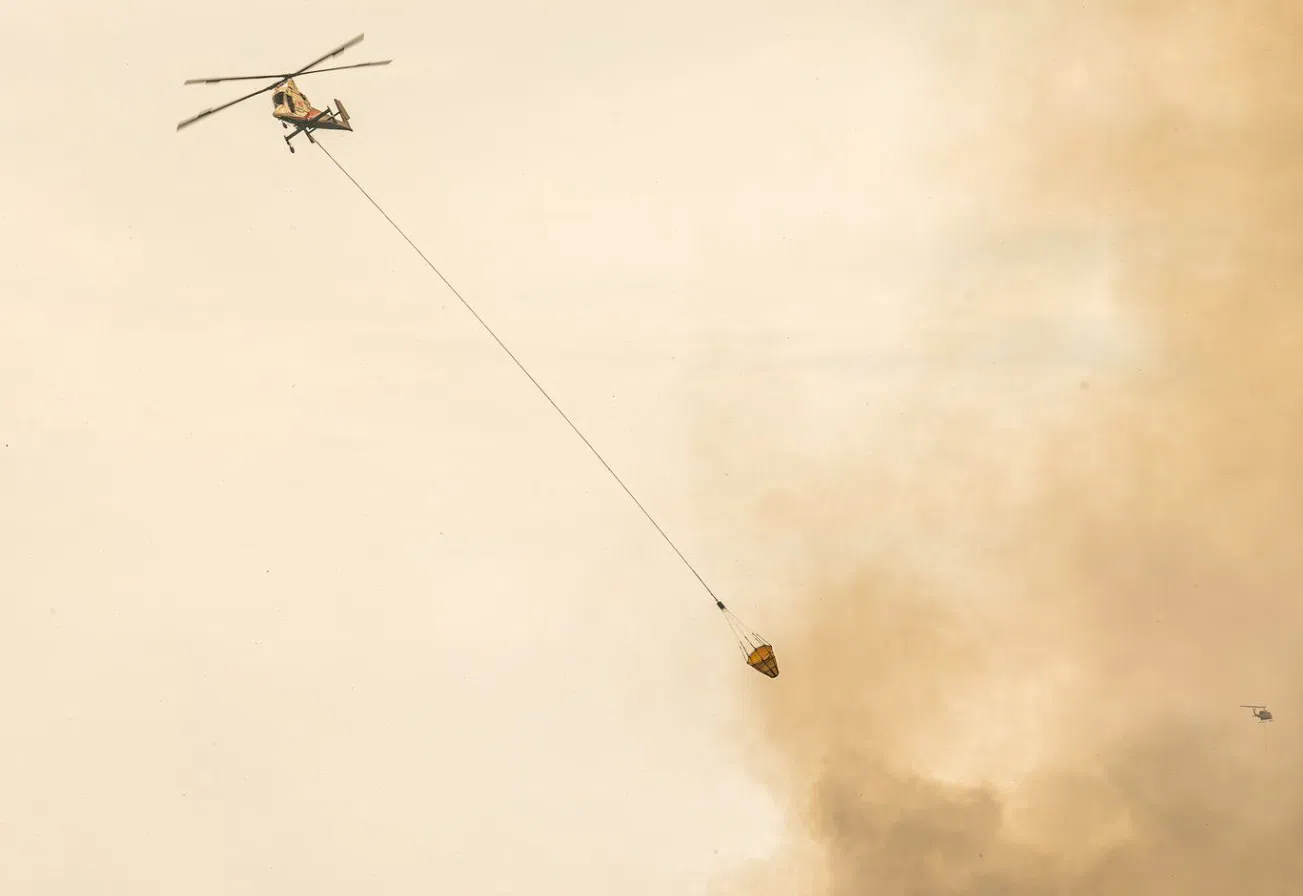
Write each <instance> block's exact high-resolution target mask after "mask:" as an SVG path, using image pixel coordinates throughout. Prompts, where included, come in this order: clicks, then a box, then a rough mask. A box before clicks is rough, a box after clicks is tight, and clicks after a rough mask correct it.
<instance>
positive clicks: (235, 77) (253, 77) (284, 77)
mask: <svg viewBox="0 0 1303 896" xmlns="http://www.w3.org/2000/svg"><path fill="white" fill-rule="evenodd" d="M391 62H393V60H392V59H385V60H383V61H381V62H358V63H355V64H354V65H336V66H333V67H331V68H314V69H313V70H312V71H310V72H299V73H298V77H302V76H303V75H315V74H318V73H320V72H340V71H343V70H344V69H346V68H366V67H367V66H369V65H388V64H389V63H391ZM293 77H296V76H295V74H294V73H292V72H285V73H283V74H279V75H233V76H231V77H227V78H191V79H189V80H188V81H186V82H185V83H187V84H218V83H220V82H222V81H261V80H264V79H265V78H276V79H278V81H285V80H287V79H289V78H293Z"/></svg>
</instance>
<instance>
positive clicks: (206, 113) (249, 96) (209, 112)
mask: <svg viewBox="0 0 1303 896" xmlns="http://www.w3.org/2000/svg"><path fill="white" fill-rule="evenodd" d="M280 83H281V82H280V81H277V82H275V83H273V84H268V85H267V86H266V87H264V88H262V89H261V90H255V91H254V92H253V93H246V94H245V95H244V96H242V97H240V98H239V99H238V100H231V101H230V102H229V103H222V105H220V106H214V107H213V108H211V109H205V110H204V111H202V112H200V113H199V114H198V115H196V116H195V117H193V118H187V119H186V120H185V121H183V122H181V123H180V124H178V125H177V126H176V129H177V130H178V131H179V130H181V129H182V128H186V127H189V126H190V125H192V124H194V123H195V122H196V121H198V120H199V119H201V118H207V117H208V116H209V115H212V114H213V113H214V112H221V111H222V110H223V109H229V108H230V107H231V106H234V105H235V104H236V103H242V102H244V101H245V100H249V99H253V98H254V97H255V96H258V95H259V94H261V93H266V92H267V91H269V90H271V89H273V88H275V87H277V86H279V85H280Z"/></svg>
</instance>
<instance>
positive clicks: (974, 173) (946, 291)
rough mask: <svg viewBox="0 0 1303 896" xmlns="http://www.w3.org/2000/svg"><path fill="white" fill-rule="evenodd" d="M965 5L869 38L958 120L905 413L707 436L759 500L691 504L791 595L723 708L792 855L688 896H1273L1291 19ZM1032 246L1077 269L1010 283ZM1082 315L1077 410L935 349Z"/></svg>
mask: <svg viewBox="0 0 1303 896" xmlns="http://www.w3.org/2000/svg"><path fill="white" fill-rule="evenodd" d="M978 6H979V5H978V4H967V5H963V6H962V7H961V6H960V5H959V4H955V5H954V6H953V10H952V12H951V13H950V14H949V20H948V21H947V24H946V25H945V28H944V30H945V35H944V36H942V35H941V34H940V31H939V30H938V31H937V32H936V34H935V36H934V37H930V36H929V32H928V29H930V28H934V27H935V26H936V22H937V21H938V19H939V17H937V16H932V15H926V16H925V15H923V14H922V13H921V12H920V13H919V15H917V16H915V15H912V14H910V13H899V14H898V15H897V16H896V17H895V19H894V20H893V21H891V22H890V23H884V24H889V25H890V27H892V28H895V29H897V30H898V31H899V33H900V34H901V35H902V38H901V39H902V40H914V41H916V42H922V43H928V42H929V41H931V44H932V49H933V51H934V52H932V53H931V54H930V58H931V60H932V62H931V64H932V65H933V66H934V71H936V72H940V74H939V75H938V76H937V77H936V79H935V82H934V83H936V84H940V85H944V90H943V91H942V92H943V94H944V95H943V96H941V98H940V99H937V100H936V107H937V108H938V109H939V110H940V111H941V112H942V113H946V112H948V113H950V114H953V116H954V117H955V120H956V121H960V120H962V121H972V119H973V117H974V116H975V115H976V116H979V117H982V118H984V119H985V122H984V124H983V125H982V126H981V127H980V128H977V129H976V130H971V129H970V130H969V131H966V132H965V137H964V139H962V140H958V139H956V140H954V141H952V142H950V143H949V144H946V143H944V142H943V143H942V144H941V147H940V149H938V150H937V151H936V152H934V153H932V154H931V156H930V157H929V158H928V159H927V166H928V168H929V169H930V170H931V171H932V173H933V175H934V176H935V178H936V181H937V182H938V183H942V182H943V183H944V184H945V185H946V189H949V190H951V191H953V192H954V193H955V194H963V195H966V196H968V197H969V199H970V201H969V203H968V206H967V208H968V210H967V211H965V212H963V213H962V214H960V213H956V214H955V215H954V216H953V218H952V220H950V221H948V222H947V227H948V228H949V229H948V230H947V232H946V236H945V242H946V245H947V246H948V247H949V248H950V249H954V248H955V247H956V246H960V247H964V248H963V251H949V252H948V253H947V255H946V257H944V258H942V257H941V253H938V257H937V258H936V259H935V271H934V273H933V274H932V275H929V277H930V279H928V277H923V275H920V278H922V279H920V280H919V281H918V282H923V280H926V282H927V285H926V286H920V287H918V288H917V289H916V290H915V293H914V294H913V295H911V296H910V297H909V302H910V304H911V305H912V306H913V307H914V308H916V309H921V310H918V311H917V312H916V316H917V318H918V321H917V326H916V327H915V328H914V330H913V331H911V332H912V333H913V337H912V339H913V341H912V342H911V343H910V345H909V346H908V347H904V348H902V347H900V346H896V347H895V348H894V349H893V351H894V354H893V357H895V358H897V363H905V362H904V361H903V360H900V359H902V358H905V357H906V356H907V357H908V360H909V362H910V363H913V364H914V365H915V366H916V368H917V371H918V372H917V376H916V377H915V379H914V380H913V387H912V388H909V389H906V390H904V391H903V392H897V393H896V394H894V395H880V396H877V397H876V398H875V399H874V400H873V401H869V402H866V404H865V406H864V407H863V408H860V409H859V413H858V414H857V418H856V419H855V421H854V424H853V425H851V426H848V427H846V428H844V430H842V431H840V432H839V433H838V434H837V435H836V437H835V438H834V439H833V440H832V441H833V442H835V444H834V446H833V447H827V446H822V447H818V448H814V447H810V446H811V445H812V444H814V443H815V442H816V441H817V438H818V427H817V426H809V427H807V426H805V425H802V426H787V427H779V426H778V425H774V426H772V427H769V426H768V425H767V424H764V423H755V422H752V423H751V424H748V426H750V427H751V429H750V431H748V432H746V433H740V432H739V431H738V427H741V426H742V424H740V423H739V424H735V425H733V426H732V428H730V426H729V425H728V424H721V423H720V422H719V421H720V420H721V419H723V418H722V417H721V416H720V415H719V414H718V413H716V412H717V411H718V409H719V408H718V407H716V408H714V409H712V412H711V413H710V414H708V415H707V416H708V417H709V419H710V420H711V423H710V425H709V426H703V427H702V432H703V433H705V435H704V436H703V438H702V439H701V444H702V445H703V446H709V445H715V446H718V445H720V444H728V443H731V444H733V445H734V446H735V447H734V448H732V449H730V448H724V447H713V448H711V449H710V451H711V453H710V454H708V455H705V456H704V457H703V464H702V465H703V468H704V469H706V470H707V471H708V473H707V474H706V475H705V476H704V480H710V479H711V477H712V476H715V475H716V474H718V473H719V472H720V468H721V467H722V466H723V463H724V461H725V459H728V460H729V462H730V463H733V462H739V463H741V462H743V461H741V460H740V458H742V457H743V455H744V454H750V455H754V456H755V457H757V458H759V459H757V460H754V461H753V462H752V464H753V466H752V470H753V472H755V473H756V479H757V480H759V479H761V478H764V479H767V480H768V481H769V484H768V485H767V486H766V487H765V488H763V489H762V488H760V487H758V486H757V487H754V488H751V487H747V486H732V488H733V489H734V491H733V492H732V493H729V494H727V495H725V496H722V497H718V496H717V497H713V498H712V499H711V500H712V501H716V502H719V503H722V502H725V501H728V502H731V504H730V506H731V507H732V509H733V511H734V515H735V518H738V519H745V520H747V521H748V522H747V523H745V524H744V528H743V531H742V532H741V535H740V536H739V537H740V538H742V539H744V540H745V542H746V543H747V544H749V545H751V546H752V549H755V546H757V545H758V546H760V550H761V552H762V553H765V554H766V555H767V556H769V557H770V558H775V557H777V558H779V559H771V560H770V561H769V562H770V563H772V564H773V569H774V573H773V574H774V576H775V578H776V579H777V580H778V581H780V582H781V583H782V586H783V587H784V588H785V589H786V591H785V593H784V596H783V598H782V602H784V609H783V610H782V611H781V613H780V612H779V611H778V610H774V611H771V612H769V613H768V616H767V617H766V618H764V619H763V620H749V621H758V622H761V623H762V624H760V626H759V627H760V628H761V630H762V631H764V632H766V633H769V634H772V635H774V641H775V643H776V645H777V650H778V658H779V662H780V664H781V666H782V669H783V676H782V677H781V678H779V679H777V680H776V681H774V682H772V683H771V682H768V681H760V680H758V679H755V678H750V679H749V680H747V681H746V682H745V684H746V695H745V696H744V697H743V698H742V699H743V700H744V701H745V702H746V704H747V706H748V709H749V711H750V712H751V713H752V717H753V719H754V727H753V728H751V729H750V732H749V733H748V734H747V735H745V736H744V739H745V741H746V744H747V747H748V750H749V753H748V755H749V756H750V757H752V760H753V761H754V765H755V768H756V769H757V771H758V773H759V774H760V775H761V776H762V777H763V778H764V779H765V780H766V781H767V782H768V784H769V786H770V788H771V790H772V791H773V793H774V794H775V796H776V798H777V799H778V801H779V802H780V804H781V805H782V806H783V808H784V809H785V811H786V813H787V818H788V822H789V830H788V834H787V837H788V840H787V842H786V844H785V846H784V848H783V849H782V850H781V851H780V855H779V856H778V858H776V859H774V860H772V861H766V862H764V863H763V864H761V865H759V866H757V867H756V868H755V869H752V870H751V871H748V873H746V874H744V875H742V879H741V880H730V881H725V882H724V883H723V884H722V885H721V888H720V892H721V893H732V892H741V891H743V890H747V889H749V890H751V891H754V889H755V888H756V887H760V886H763V887H764V889H765V890H766V891H772V892H786V893H794V894H795V893H801V894H810V896H816V894H817V896H860V894H870V893H872V894H883V896H887V894H893V896H894V894H901V896H905V894H909V896H913V894H919V896H922V894H941V893H947V894H964V896H970V894H971V896H978V894H983V896H985V894H989V896H996V894H1001V896H1019V894H1050V893H1053V894H1072V896H1078V894H1080V896H1087V894H1090V896H1096V894H1118V896H1123V894H1135V896H1167V894H1184V896H1196V894H1209V896H1213V894H1216V896H1224V894H1230V893H1286V892H1297V886H1298V884H1297V881H1299V880H1303V851H1300V850H1299V849H1298V844H1299V843H1301V842H1303V792H1301V791H1300V777H1301V776H1300V772H1301V771H1303V750H1300V749H1299V747H1300V744H1299V741H1298V738H1297V735H1296V731H1297V724H1296V721H1295V720H1297V719H1298V718H1299V717H1300V714H1301V713H1303V700H1301V699H1300V697H1301V696H1303V695H1301V694H1300V684H1299V682H1300V681H1303V677H1301V676H1300V673H1301V672H1303V669H1301V668H1300V667H1301V666H1303V661H1301V660H1300V654H1299V650H1298V635H1299V634H1300V632H1303V604H1301V603H1300V600H1299V596H1298V594H1297V589H1298V585H1299V583H1300V581H1303V551H1300V549H1299V537H1300V533H1303V501H1301V500H1300V499H1301V498H1303V475H1301V474H1300V472H1299V459H1298V446H1299V445H1300V444H1301V442H1300V436H1303V385H1301V384H1303V355H1301V354H1300V351H1299V349H1300V347H1303V337H1301V336H1300V334H1303V304H1300V300H1299V294H1298V283H1299V282H1300V281H1299V275H1300V273H1303V271H1301V270H1300V269H1301V268H1303V251H1301V250H1300V246H1299V233H1300V226H1299V225H1300V221H1299V218H1300V212H1299V211H1298V210H1299V208H1300V207H1303V206H1301V204H1300V199H1303V196H1301V195H1300V193H1301V192H1303V191H1301V190H1300V186H1301V184H1303V179H1301V176H1300V167H1299V161H1298V160H1299V152H1298V151H1299V149H1300V148H1303V137H1301V136H1300V135H1303V113H1301V111H1300V109H1301V107H1300V100H1299V98H1298V84H1299V83H1300V81H1299V77H1298V75H1299V73H1300V69H1301V68H1303V64H1300V63H1298V62H1295V61H1294V58H1295V55H1296V54H1295V52H1294V49H1293V48H1294V47H1295V46H1296V45H1297V44H1296V42H1297V38H1298V37H1299V36H1300V34H1301V33H1303V27H1300V26H1303V8H1300V7H1299V6H1298V5H1297V4H1291V3H1286V2H1280V3H1269V2H1245V3H1235V4H1230V3H1202V4H1200V3H1194V4H1181V3H1175V2H1172V3H1166V2H1141V3H1123V2H1114V3H1092V4H1072V5H1071V6H1069V5H1068V4H1049V3H1001V4H990V5H987V4H982V5H980V6H981V7H982V8H981V9H978ZM929 8H930V7H929ZM919 9H920V10H921V9H922V7H920V8H919ZM932 11H933V12H935V11H936V10H932ZM924 20H927V21H926V22H925V21H924ZM1046 233H1050V234H1060V237H1059V238H1058V239H1059V242H1064V241H1067V242H1072V241H1073V240H1075V241H1076V243H1077V246H1078V251H1077V255H1078V256H1080V257H1088V258H1089V261H1088V263H1087V262H1082V263H1080V264H1078V265H1077V266H1075V267H1073V266H1071V265H1067V264H1059V265H1057V266H1056V265H1052V264H1048V263H1047V264H1045V265H1042V266H1041V267H1036V265H1035V264H1033V263H1031V262H1029V261H1028V259H1029V258H1035V257H1038V251H1037V250H1036V249H1035V248H1034V247H1031V248H1029V246H1031V245H1032V244H1033V243H1034V242H1035V239H1034V237H1035V235H1036V234H1046ZM1064 235H1066V236H1064ZM1019 240H1021V241H1022V245H1023V249H1022V250H1020V253H1013V252H1012V250H1011V249H1010V248H1009V246H1010V244H1011V243H1012V242H1017V241H1019ZM937 241H938V242H941V239H940V238H939V237H938V238H937ZM1050 242H1054V241H1053V240H1050V241H1049V242H1047V243H1046V246H1048V245H1049V243H1050ZM1085 247H1089V248H1088V249H1087V248H1085ZM1048 252H1049V250H1048V248H1046V249H1045V250H1044V251H1043V252H1041V253H1040V254H1041V255H1044V254H1046V253H1048ZM1015 255H1016V256H1017V258H1016V260H1011V259H1012V258H1014V256H1015ZM1015 267H1016V268H1017V270H1016V271H1015V270H1013V269H1014V268H1015ZM1086 278H1093V279H1092V282H1095V283H1106V284H1107V290H1108V292H1109V295H1110V297H1111V301H1112V303H1113V304H1114V306H1115V307H1116V308H1117V309H1118V318H1117V319H1116V320H1114V321H1113V323H1112V324H1110V327H1111V328H1112V329H1111V331H1110V332H1112V333H1113V334H1114V336H1115V337H1116V339H1115V342H1118V341H1119V340H1120V342H1125V343H1126V345H1127V346H1129V348H1127V349H1126V350H1125V351H1123V350H1119V351H1118V352H1117V353H1115V355H1114V356H1113V357H1112V358H1111V360H1110V363H1108V364H1104V363H1102V362H1101V363H1100V364H1098V365H1097V368H1098V370H1097V372H1096V373H1081V374H1080V375H1077V374H1074V375H1073V376H1071V377H1061V376H1060V377H1058V378H1057V379H1056V378H1055V376H1057V374H1056V375H1054V376H1051V375H1050V374H1045V375H1040V374H1038V373H1037V371H1036V368H1035V366H1034V365H1033V364H1030V363H1020V362H1019V358H1018V357H1015V354H1016V353H1015V352H1013V351H1012V350H1010V351H1006V352H1004V353H1003V354H1001V352H1000V351H999V350H992V351H991V352H990V353H989V354H988V356H985V357H982V356H981V354H980V352H981V347H980V346H975V345H973V341H974V337H972V336H971V332H973V331H972V330H971V328H970V330H969V331H967V332H968V333H969V334H970V335H966V331H965V330H964V327H963V326H962V325H961V324H957V323H954V322H955V321H961V322H962V321H963V320H978V321H983V320H984V321H985V322H986V324H988V326H985V327H984V328H982V329H981V332H982V333H990V332H992V331H993V330H998V329H999V328H1000V327H1001V326H1005V323H1004V322H1003V319H1002V315H1003V314H1005V313H1006V312H1007V309H1008V307H1010V304H1011V301H1012V300H1013V299H1016V298H1017V295H1016V294H1017V293H1018V292H1019V291H1020V290H1021V291H1027V290H1036V294H1037V296H1038V297H1039V298H1038V302H1039V306H1038V308H1037V309H1036V310H1037V312H1038V313H1039V314H1040V315H1041V318H1042V319H1043V320H1051V321H1052V320H1053V318H1054V316H1055V315H1068V314H1070V313H1072V312H1073V310H1074V304H1075V303H1077V302H1079V300H1080V295H1081V291H1080V289H1079V288H1078V287H1080V286H1081V282H1082V281H1083V279H1086ZM811 301H812V303H815V304H817V300H816V299H812V300H811ZM961 312H962V313H961ZM965 315H966V317H965ZM1007 326H1008V327H1013V326H1014V323H1013V321H1012V318H1011V319H1010V321H1009V322H1008V324H1007ZM1124 331H1125V332H1126V333H1127V334H1129V335H1127V336H1126V337H1125V338H1123V337H1121V336H1117V334H1118V333H1122V332H1124ZM1120 342H1118V344H1120ZM964 352H968V356H967V360H968V363H967V366H965V364H961V363H958V362H957V361H956V358H957V357H959V356H960V355H961V354H963V353H964ZM975 352H976V353H977V354H974V353H975ZM979 362H980V363H979ZM1002 365H1003V367H1002ZM1083 369H1085V368H1083ZM1038 377H1039V379H1040V382H1039V384H1038V386H1039V388H1038V389H1028V388H1026V381H1027V380H1028V379H1036V378H1038ZM725 400H727V401H729V402H731V403H732V404H733V405H734V406H735V407H737V406H738V405H742V406H743V407H744V408H745V402H746V401H747V398H746V396H737V395H732V396H724V397H722V398H721V400H720V403H721V404H722V402H723V401H725ZM735 416H736V419H739V420H740V419H743V418H744V417H745V416H746V414H745V410H741V411H737V412H736V414H735ZM752 419H753V420H754V419H755V415H753V417H752ZM798 434H799V435H798ZM740 436H742V437H741V438H740ZM730 452H735V453H733V454H732V455H730ZM726 455H730V456H729V457H728V458H726ZM765 465H768V466H769V467H770V471H769V472H768V473H765V474H764V475H763V476H761V474H760V472H759V471H760V470H761V468H762V467H765ZM774 469H779V470H781V475H777V474H775V473H773V470H774ZM739 478H740V477H738V476H736V475H735V476H734V477H733V479H732V480H731V481H732V482H737V481H738V479H739ZM775 482H777V483H779V484H778V485H776V486H775V485H773V483H775ZM745 492H749V494H746V493H745ZM744 500H750V501H751V503H750V505H749V506H744V507H743V509H742V512H737V510H738V502H739V501H744ZM776 602H777V601H776ZM779 633H781V637H778V634H779ZM1242 703H1268V704H1269V705H1270V707H1271V709H1272V710H1273V712H1274V713H1275V714H1276V719H1277V720H1276V721H1275V722H1274V723H1272V724H1271V725H1265V726H1258V725H1256V724H1255V720H1254V719H1253V718H1252V717H1251V716H1250V714H1249V711H1248V710H1246V709H1240V708H1238V707H1239V704H1242Z"/></svg>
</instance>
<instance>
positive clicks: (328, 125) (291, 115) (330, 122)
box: [176, 34, 393, 152]
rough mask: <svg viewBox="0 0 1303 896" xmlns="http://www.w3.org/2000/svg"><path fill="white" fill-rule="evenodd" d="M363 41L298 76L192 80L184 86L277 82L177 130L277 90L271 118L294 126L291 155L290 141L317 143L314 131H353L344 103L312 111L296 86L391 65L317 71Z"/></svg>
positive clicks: (338, 50)
mask: <svg viewBox="0 0 1303 896" xmlns="http://www.w3.org/2000/svg"><path fill="white" fill-rule="evenodd" d="M363 37H365V35H363V34H359V35H358V36H357V37H355V38H353V39H352V40H350V41H348V42H347V43H345V44H342V45H340V46H338V47H336V48H335V49H333V50H331V51H330V52H329V53H327V54H326V55H325V56H322V57H321V58H320V59H314V60H313V61H312V62H310V63H308V64H307V65H305V66H303V68H301V69H299V70H298V71H296V72H288V73H286V74H280V75H236V76H232V77H225V78H191V79H190V80H188V81H186V82H185V83H186V84H218V83H221V82H222V81H257V80H261V79H263V78H274V79H275V80H274V81H272V83H271V84H268V85H267V86H266V87H263V88H262V89H260V90H255V91H254V92H253V93H249V94H245V95H244V96H242V97H240V98H239V99H235V100H231V101H230V102H229V103H223V104H222V105H220V106H215V107H213V108H212V109H205V110H204V111H202V112H200V113H199V114H198V115H195V116H193V117H191V118H187V119H186V120H185V121H183V122H181V123H180V124H178V125H177V126H176V129H177V130H178V131H179V130H181V129H182V128H186V127H189V126H190V125H192V124H194V123H195V122H197V121H199V120H200V119H202V118H207V117H208V116H209V115H212V114H213V113H214V112H220V111H222V110H223V109H227V108H230V107H231V106H234V105H235V104H236V103H242V102H244V101H245V100H248V99H252V98H253V97H255V96H259V95H261V94H264V93H266V92H267V91H269V90H275V91H276V92H275V93H274V94H272V98H271V100H272V106H273V109H272V115H273V116H275V117H276V118H277V119H279V120H280V123H281V127H283V128H289V127H291V126H292V127H293V128H294V130H293V131H291V132H290V134H289V135H288V136H287V137H285V145H286V146H288V147H289V148H290V152H294V144H293V143H291V142H290V141H291V140H293V139H294V138H295V137H297V136H298V135H299V134H304V135H306V136H307V138H308V142H310V143H316V142H317V141H316V140H313V139H312V132H313V131H315V130H328V131H352V130H353V127H352V125H350V124H349V121H348V110H347V109H345V108H344V104H343V103H341V102H340V101H339V100H338V99H336V100H335V107H336V108H335V109H334V110H332V109H331V108H330V105H329V104H327V105H326V108H325V109H324V110H322V109H315V108H313V106H312V103H310V102H309V101H308V98H307V97H306V96H304V95H303V92H302V91H301V90H299V88H298V86H297V85H296V84H295V83H294V79H295V78H298V77H301V76H302V75H315V74H319V73H321V72H337V71H342V70H344V69H346V68H367V67H369V66H375V65H388V64H389V63H391V62H393V60H392V59H385V60H382V61H380V62H358V63H355V64H354V65H338V66H334V67H332V68H317V66H318V65H320V64H321V63H323V62H325V61H326V60H327V59H333V58H334V57H336V56H338V55H339V54H340V53H343V52H344V51H345V50H347V49H348V48H349V47H353V46H356V45H357V44H360V43H361V42H362V38H363Z"/></svg>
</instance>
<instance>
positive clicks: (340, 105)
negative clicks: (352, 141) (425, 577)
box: [335, 98, 348, 124]
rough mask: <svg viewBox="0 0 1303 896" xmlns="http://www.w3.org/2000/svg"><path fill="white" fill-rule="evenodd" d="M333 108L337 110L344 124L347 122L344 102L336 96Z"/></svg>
mask: <svg viewBox="0 0 1303 896" xmlns="http://www.w3.org/2000/svg"><path fill="white" fill-rule="evenodd" d="M335 108H336V109H338V110H339V117H340V118H341V119H343V121H344V124H348V110H347V109H345V108H344V104H343V103H341V102H340V101H339V99H338V98H336V99H335Z"/></svg>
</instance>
